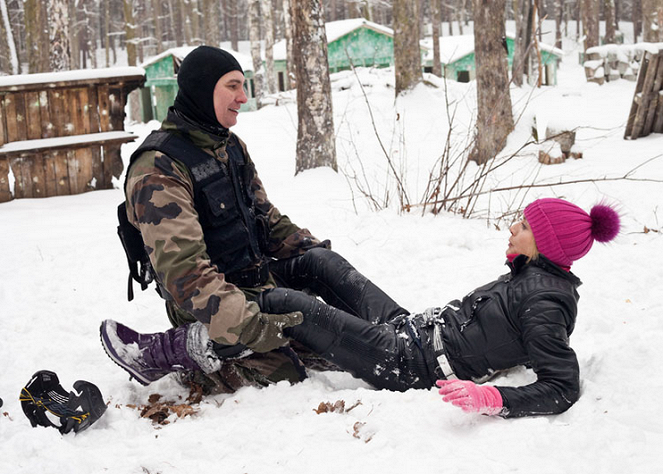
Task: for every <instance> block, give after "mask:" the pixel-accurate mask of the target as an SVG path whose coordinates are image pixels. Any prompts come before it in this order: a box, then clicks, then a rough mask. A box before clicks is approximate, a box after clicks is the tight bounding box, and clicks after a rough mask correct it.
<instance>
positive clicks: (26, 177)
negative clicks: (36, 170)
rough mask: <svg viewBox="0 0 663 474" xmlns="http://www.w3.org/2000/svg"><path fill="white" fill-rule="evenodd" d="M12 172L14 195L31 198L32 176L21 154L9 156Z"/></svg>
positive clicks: (18, 197)
mask: <svg viewBox="0 0 663 474" xmlns="http://www.w3.org/2000/svg"><path fill="white" fill-rule="evenodd" d="M9 166H11V169H12V173H13V174H14V179H15V181H14V197H15V198H16V199H20V198H31V197H33V196H32V177H31V176H30V166H29V165H27V164H26V160H25V158H23V157H22V156H19V157H16V158H11V159H10V160H9Z"/></svg>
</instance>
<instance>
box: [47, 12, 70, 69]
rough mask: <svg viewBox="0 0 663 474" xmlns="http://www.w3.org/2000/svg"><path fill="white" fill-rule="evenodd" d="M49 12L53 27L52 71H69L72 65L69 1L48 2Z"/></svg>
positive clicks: (51, 37) (50, 63)
mask: <svg viewBox="0 0 663 474" xmlns="http://www.w3.org/2000/svg"><path fill="white" fill-rule="evenodd" d="M48 11H49V15H48V17H49V19H50V26H51V34H50V38H49V39H50V50H51V54H50V62H49V65H50V68H51V71H67V70H68V69H69V66H70V64H71V63H70V59H69V51H70V45H69V11H68V5H67V0H48Z"/></svg>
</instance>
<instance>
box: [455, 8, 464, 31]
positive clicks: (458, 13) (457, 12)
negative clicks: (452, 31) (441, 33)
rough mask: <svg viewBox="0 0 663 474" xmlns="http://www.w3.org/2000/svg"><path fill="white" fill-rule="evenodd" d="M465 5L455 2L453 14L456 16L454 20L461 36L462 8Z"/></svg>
mask: <svg viewBox="0 0 663 474" xmlns="http://www.w3.org/2000/svg"><path fill="white" fill-rule="evenodd" d="M464 5H465V2H464V1H463V0H456V9H455V11H454V14H455V16H456V20H457V21H458V34H460V35H462V34H463V16H464V15H463V12H462V10H463V6H464Z"/></svg>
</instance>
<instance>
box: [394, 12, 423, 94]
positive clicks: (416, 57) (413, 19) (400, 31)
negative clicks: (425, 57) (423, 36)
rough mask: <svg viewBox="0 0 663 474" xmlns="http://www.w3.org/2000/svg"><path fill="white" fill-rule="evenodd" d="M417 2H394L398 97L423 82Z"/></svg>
mask: <svg viewBox="0 0 663 474" xmlns="http://www.w3.org/2000/svg"><path fill="white" fill-rule="evenodd" d="M418 3H419V2H418V1H417V0H414V1H412V0H394V7H393V8H394V69H395V71H396V95H399V94H400V93H401V92H404V91H406V90H408V89H411V88H412V87H414V86H415V85H416V84H418V83H419V82H421V81H422V80H423V76H422V73H421V52H420V49H419V8H418Z"/></svg>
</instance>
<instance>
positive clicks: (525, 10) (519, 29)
mask: <svg viewBox="0 0 663 474" xmlns="http://www.w3.org/2000/svg"><path fill="white" fill-rule="evenodd" d="M513 15H514V17H515V20H516V38H515V41H514V43H513V63H512V65H511V76H512V78H513V83H514V84H515V85H517V86H518V87H520V86H522V85H523V76H524V75H527V76H529V73H530V69H529V60H528V58H529V46H530V42H531V31H532V0H514V2H513Z"/></svg>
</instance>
